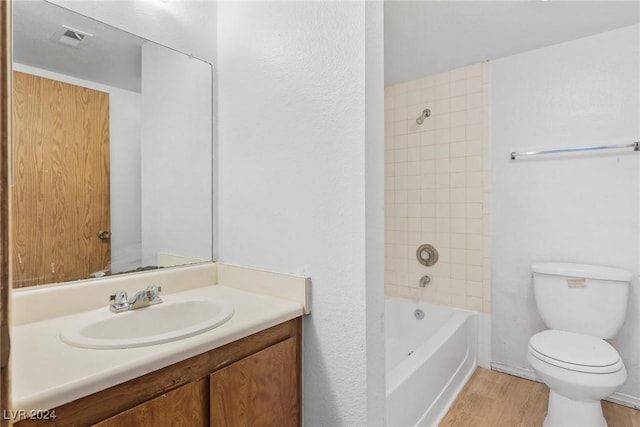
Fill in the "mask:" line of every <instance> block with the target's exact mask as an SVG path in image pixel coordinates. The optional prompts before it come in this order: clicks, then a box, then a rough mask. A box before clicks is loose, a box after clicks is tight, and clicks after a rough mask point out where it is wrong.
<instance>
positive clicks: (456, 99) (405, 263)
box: [385, 62, 491, 312]
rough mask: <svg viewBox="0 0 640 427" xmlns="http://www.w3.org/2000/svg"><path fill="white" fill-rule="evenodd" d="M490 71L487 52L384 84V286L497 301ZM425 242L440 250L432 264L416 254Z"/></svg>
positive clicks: (483, 307)
mask: <svg viewBox="0 0 640 427" xmlns="http://www.w3.org/2000/svg"><path fill="white" fill-rule="evenodd" d="M489 71H490V69H489V63H488V62H483V63H479V64H474V65H471V66H467V67H463V68H458V69H455V70H452V71H449V72H445V73H440V74H435V75H429V76H425V77H423V78H420V79H416V80H411V81H408V82H402V83H399V84H395V85H392V86H387V87H386V88H385V293H386V295H389V296H396V297H401V298H408V299H412V300H415V301H423V302H427V303H433V304H440V305H449V306H455V307H460V308H465V309H470V310H476V311H482V312H489V311H490V309H491V287H490V259H489V256H490V249H489V224H490V221H489V215H490V212H489V206H490V203H489V202H490V199H489V189H490V173H489V145H490V135H489V99H488V94H489ZM425 108H429V109H430V110H431V116H430V117H428V118H426V119H425V120H424V123H423V124H422V125H418V124H417V123H416V118H417V117H419V116H420V114H421V112H422V111H423V110H424V109H425ZM423 243H429V244H431V245H433V246H435V247H436V249H437V250H438V253H439V260H438V262H437V263H436V265H434V266H433V267H425V266H423V265H421V264H420V263H419V262H418V260H417V259H416V250H417V248H418V246H420V245H421V244H423ZM424 275H429V276H430V277H431V279H432V280H431V283H430V284H428V285H427V286H426V287H424V288H422V287H420V286H419V283H420V278H421V277H422V276H424Z"/></svg>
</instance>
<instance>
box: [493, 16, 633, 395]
mask: <svg viewBox="0 0 640 427" xmlns="http://www.w3.org/2000/svg"><path fill="white" fill-rule="evenodd" d="M639 28H640V27H638V26H637V25H636V26H633V27H627V28H623V29H619V30H615V31H611V32H607V33H602V34H600V35H595V36H592V37H588V38H584V39H579V40H575V41H572V42H568V43H563V44H559V45H555V46H551V47H548V48H544V49H539V50H535V51H531V52H527V53H523V54H520V55H515V56H511V57H508V58H504V59H500V60H497V61H494V62H493V63H492V79H491V132H492V185H493V187H492V197H493V201H492V216H493V217H492V236H493V244H492V248H493V249H492V256H491V258H492V267H491V269H492V289H493V296H492V301H493V322H492V324H493V331H492V332H493V343H492V352H493V361H494V363H495V364H496V366H498V367H500V368H507V369H509V370H512V371H513V370H516V371H520V372H521V373H523V374H525V375H527V374H531V371H530V369H529V367H528V364H527V361H526V353H527V342H528V340H529V337H530V336H531V335H532V334H534V333H535V332H537V331H540V330H542V329H544V325H543V324H542V321H541V319H540V317H539V316H538V314H537V310H536V306H535V301H534V298H533V294H532V283H531V276H530V274H531V273H530V265H531V263H533V262H536V261H561V260H562V261H570V262H582V263H593V264H602V265H610V266H616V267H620V268H624V269H627V270H629V271H631V272H633V274H634V279H633V284H632V287H631V293H630V301H629V307H628V312H627V320H626V323H625V325H624V327H623V329H622V331H621V332H620V334H619V335H618V337H617V338H615V339H613V340H612V341H611V343H612V344H613V345H614V347H616V348H617V349H618V351H619V352H620V355H621V356H622V358H623V360H624V363H625V365H626V367H627V371H628V374H629V378H628V380H627V382H626V384H625V385H624V386H623V388H622V390H621V394H618V395H616V396H615V398H616V399H620V400H626V401H627V402H633V403H635V404H636V405H637V404H640V346H639V345H638V342H639V341H638V337H639V336H640V284H639V283H638V271H639V259H640V249H639V244H640V243H639V242H640V239H639V238H638V237H639V236H640V224H639V223H640V221H639V219H640V215H639V208H640V207H639V195H640V180H639V178H640V177H639V175H640V156H639V155H638V154H637V153H633V152H630V151H629V150H627V151H626V152H624V153H623V152H619V153H612V152H601V153H599V154H595V155H575V156H568V157H562V156H551V157H547V158H542V157H539V158H536V159H530V160H525V159H521V160H516V161H511V160H509V153H510V152H511V151H522V150H524V151H528V150H535V149H540V148H562V147H572V146H582V145H598V144H617V143H630V142H633V141H637V140H638V137H639V129H640V123H639V120H640V118H639V117H640V106H639V96H638V94H639V90H640V88H639V86H640V84H639V79H640V73H639V64H640V48H639V44H640V37H639V35H640V34H639V32H640V29H639ZM625 395H627V396H625ZM634 399H635V400H634Z"/></svg>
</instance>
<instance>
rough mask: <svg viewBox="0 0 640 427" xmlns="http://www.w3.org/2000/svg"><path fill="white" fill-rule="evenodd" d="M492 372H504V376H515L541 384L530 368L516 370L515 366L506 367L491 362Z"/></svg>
mask: <svg viewBox="0 0 640 427" xmlns="http://www.w3.org/2000/svg"><path fill="white" fill-rule="evenodd" d="M491 370H492V371H498V372H502V373H504V374H509V375H514V376H516V377H520V378H524V379H527V380H530V381H535V382H538V383H539V382H541V381H540V380H539V379H538V378H537V377H536V374H535V372H533V370H532V369H528V368H516V367H513V366H508V365H504V364H502V363H498V362H491Z"/></svg>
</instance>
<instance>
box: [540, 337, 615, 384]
mask: <svg viewBox="0 0 640 427" xmlns="http://www.w3.org/2000/svg"><path fill="white" fill-rule="evenodd" d="M529 347H530V348H531V349H532V350H533V354H534V356H536V357H538V358H539V359H541V360H544V361H545V362H547V363H550V364H553V365H556V366H559V367H563V368H566V369H571V370H574V371H579V372H592V373H608V372H615V371H618V370H620V369H621V368H622V366H623V365H622V360H621V359H620V355H619V354H618V352H617V351H616V349H615V348H613V347H612V346H611V345H610V344H609V343H607V342H606V341H604V340H602V339H600V338H596V337H590V336H588V335H582V334H576V333H573V332H565V331H558V330H554V329H550V330H547V331H542V332H539V333H537V334H535V335H534V336H532V337H531V339H530V340H529Z"/></svg>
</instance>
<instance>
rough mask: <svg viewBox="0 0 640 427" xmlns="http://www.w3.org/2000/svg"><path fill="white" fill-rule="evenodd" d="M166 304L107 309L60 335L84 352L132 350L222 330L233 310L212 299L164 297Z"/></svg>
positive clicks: (76, 321) (81, 318) (85, 316)
mask: <svg viewBox="0 0 640 427" xmlns="http://www.w3.org/2000/svg"><path fill="white" fill-rule="evenodd" d="M162 298H163V302H162V303H160V304H157V305H152V306H148V307H144V308H140V309H137V310H130V311H125V312H123V313H112V312H111V311H109V308H108V307H107V306H106V304H105V307H103V308H100V309H97V310H93V311H90V312H87V313H84V314H81V315H79V316H77V317H75V318H74V319H73V321H71V322H70V323H69V324H68V325H67V326H66V327H65V328H64V329H63V330H62V331H61V333H60V338H61V339H62V341H64V342H65V343H67V344H70V345H72V346H75V347H83V348H131V347H143V346H147V345H153V344H161V343H165V342H169V341H175V340H179V339H182V338H187V337H190V336H193V335H197V334H200V333H202V332H206V331H208V330H210V329H213V328H215V327H216V326H220V325H221V324H223V323H224V322H226V321H227V320H229V319H230V318H231V316H233V306H232V305H231V304H230V303H229V302H227V301H223V300H214V299H210V298H191V299H189V298H180V297H172V296H163V297H162Z"/></svg>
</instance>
